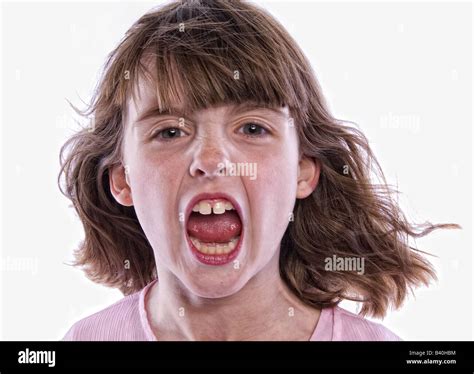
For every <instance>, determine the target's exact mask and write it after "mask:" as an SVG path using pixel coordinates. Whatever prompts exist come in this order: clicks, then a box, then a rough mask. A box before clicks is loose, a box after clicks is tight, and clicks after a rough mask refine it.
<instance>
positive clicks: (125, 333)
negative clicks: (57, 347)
mask: <svg viewBox="0 0 474 374" xmlns="http://www.w3.org/2000/svg"><path fill="white" fill-rule="evenodd" d="M140 294H141V293H140V292H136V293H134V294H132V295H128V296H125V297H124V298H123V299H121V300H119V301H117V302H116V303H114V304H112V305H110V306H108V307H107V308H105V309H103V310H101V311H99V312H97V313H94V314H92V315H90V316H88V317H86V318H83V319H81V320H79V321H77V322H76V323H74V324H73V325H72V327H71V328H70V329H69V331H68V332H67V333H66V335H65V336H64V337H63V339H62V340H82V341H93V340H101V341H104V340H142V339H141V338H142V335H143V334H140V333H141V332H142V328H141V318H140V309H139V304H140Z"/></svg>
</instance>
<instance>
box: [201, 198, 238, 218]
mask: <svg viewBox="0 0 474 374" xmlns="http://www.w3.org/2000/svg"><path fill="white" fill-rule="evenodd" d="M232 209H235V208H234V206H233V205H232V203H231V202H230V201H227V200H201V201H200V202H198V203H197V204H196V205H194V207H193V212H199V213H201V214H205V215H208V214H211V213H214V214H223V213H225V211H226V210H232Z"/></svg>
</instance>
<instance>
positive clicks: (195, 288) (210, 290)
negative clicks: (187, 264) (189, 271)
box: [185, 271, 248, 299]
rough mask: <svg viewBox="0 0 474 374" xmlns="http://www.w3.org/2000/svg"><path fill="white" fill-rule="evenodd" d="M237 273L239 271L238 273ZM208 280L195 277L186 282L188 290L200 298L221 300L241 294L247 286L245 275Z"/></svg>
mask: <svg viewBox="0 0 474 374" xmlns="http://www.w3.org/2000/svg"><path fill="white" fill-rule="evenodd" d="M236 272H237V271H236ZM206 278H207V279H202V278H201V279H196V278H195V276H194V275H193V277H192V279H189V277H188V279H187V282H185V286H186V288H187V289H188V290H189V291H190V292H191V293H192V294H194V295H196V296H198V297H203V298H208V299H219V298H223V297H228V296H232V295H234V294H236V293H237V292H239V291H240V290H241V289H242V288H243V287H244V286H245V285H246V284H247V281H248V280H247V279H244V276H243V274H238V273H236V274H235V276H232V277H231V276H229V275H227V276H225V279H219V278H218V277H206Z"/></svg>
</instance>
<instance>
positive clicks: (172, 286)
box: [147, 252, 320, 341]
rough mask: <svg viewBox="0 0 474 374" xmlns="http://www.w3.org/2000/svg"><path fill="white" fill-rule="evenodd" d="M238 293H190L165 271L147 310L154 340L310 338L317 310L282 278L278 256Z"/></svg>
mask: <svg viewBox="0 0 474 374" xmlns="http://www.w3.org/2000/svg"><path fill="white" fill-rule="evenodd" d="M274 257H275V258H274V259H272V260H271V261H270V263H269V264H267V266H266V267H265V268H264V269H262V270H261V271H260V272H259V273H258V274H256V275H255V276H254V277H253V278H251V279H250V280H249V281H248V282H247V284H246V285H245V286H244V287H243V288H242V289H241V290H240V291H239V292H237V293H235V294H233V295H231V296H227V297H223V298H216V299H211V298H202V297H198V296H196V295H194V294H191V293H190V292H189V290H187V289H186V288H185V287H184V286H183V285H182V283H181V282H180V281H179V280H178V279H177V278H176V277H175V276H174V275H173V274H171V273H170V272H168V271H166V270H165V269H158V274H160V276H159V282H157V283H155V285H154V286H153V288H152V289H151V290H150V294H149V295H150V296H149V297H148V301H147V309H148V311H149V316H150V324H151V326H152V329H153V330H154V331H155V335H156V336H157V338H158V340H239V341H240V340H309V338H310V336H311V335H312V333H313V331H314V328H315V325H316V323H317V320H318V318H319V314H320V313H319V312H320V311H319V310H317V309H314V308H311V307H309V306H307V305H306V304H304V303H303V302H302V301H301V300H299V299H298V298H297V297H296V296H295V295H294V294H293V293H292V292H291V291H290V290H289V289H288V287H287V286H286V285H285V284H284V282H283V280H282V279H281V277H280V273H279V268H278V267H279V265H278V258H279V252H278V253H277V254H276V255H275V256H274Z"/></svg>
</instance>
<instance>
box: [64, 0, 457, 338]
mask: <svg viewBox="0 0 474 374" xmlns="http://www.w3.org/2000/svg"><path fill="white" fill-rule="evenodd" d="M80 114H82V115H84V116H90V117H91V123H92V124H93V126H91V127H90V128H88V129H83V130H82V131H80V132H79V133H77V134H76V135H74V136H73V137H72V138H71V139H70V140H69V141H68V142H67V143H66V144H65V145H64V146H63V149H62V150H61V160H62V169H61V174H60V177H61V176H63V177H64V181H65V183H64V186H63V187H62V191H63V193H65V195H66V196H67V197H68V198H69V199H71V201H72V202H73V204H74V207H75V209H76V210H77V212H78V215H79V217H80V219H81V220H82V222H83V225H84V230H85V240H84V241H83V242H82V243H81V245H80V248H79V249H78V250H77V252H76V261H75V265H77V266H81V267H83V268H84V270H85V272H86V274H87V275H88V276H89V277H90V278H91V279H92V280H94V281H96V282H100V283H102V284H105V285H108V286H111V287H117V288H119V289H120V290H121V291H122V292H123V293H124V295H125V297H124V298H123V299H122V300H121V301H119V302H117V303H115V304H114V305H112V306H110V307H108V308H106V309H105V310H103V311H100V312H98V313H96V314H94V315H92V316H90V317H88V318H85V319H83V320H81V321H79V322H77V323H75V324H74V325H73V326H72V327H71V329H70V330H69V331H68V333H67V334H66V336H65V337H64V339H65V340H399V338H398V336H396V335H395V334H394V333H392V332H391V331H389V330H388V329H386V328H384V327H383V326H381V325H380V324H376V323H373V322H369V321H367V320H366V319H364V318H363V316H364V315H371V316H375V317H383V316H384V315H385V313H386V311H387V309H388V308H389V307H391V306H393V307H395V308H398V307H400V306H401V304H402V303H403V301H404V299H405V298H406V296H407V292H408V290H409V289H410V288H411V287H413V286H418V285H421V284H425V285H427V284H428V283H429V281H430V279H431V278H434V277H435V274H434V271H433V268H432V266H431V265H430V263H429V262H427V260H425V259H424V258H423V257H422V256H421V255H420V253H419V251H417V250H416V249H414V248H411V247H410V246H409V244H408V239H409V237H420V236H424V235H426V234H428V233H429V232H431V231H432V230H434V229H436V228H452V227H456V225H448V224H437V225H433V224H431V223H424V224H412V223H410V222H408V221H407V219H406V218H405V216H404V215H403V213H402V212H401V210H400V208H399V207H398V206H397V204H396V202H395V201H394V199H393V197H392V193H393V191H392V190H391V189H390V188H389V187H388V186H387V184H386V182H385V180H384V176H383V173H382V171H381V170H380V167H379V166H378V163H377V161H376V159H375V158H374V155H373V154H372V152H371V149H370V148H369V145H368V141H367V139H366V138H365V136H364V135H363V134H362V133H361V132H360V131H359V130H357V129H355V128H353V127H350V126H348V125H346V124H344V123H343V122H341V121H339V120H337V119H335V118H334V117H333V116H332V115H331V114H330V112H329V110H328V108H327V105H326V103H325V101H324V98H323V95H322V93H321V89H320V87H319V85H318V83H317V80H316V78H315V76H314V73H313V71H312V69H311V66H310V64H309V62H308V61H307V59H306V58H305V56H304V55H303V53H302V51H301V50H300V49H299V47H298V46H297V44H296V43H295V42H294V40H293V39H292V38H291V37H290V35H289V34H288V33H287V32H286V30H285V29H284V28H283V27H282V26H281V25H280V24H279V23H278V22H277V21H276V20H275V19H273V18H272V17H271V16H270V15H268V14H267V13H266V12H264V11H263V10H261V9H259V8H257V7H256V6H254V5H251V4H249V3H246V2H240V1H235V2H234V1H232V2H229V1H225V0H212V1H211V0H197V1H193V0H189V1H180V2H174V3H170V4H169V5H166V6H164V7H161V8H159V9H154V10H152V11H151V12H149V13H147V14H145V15H144V16H143V17H141V18H140V19H139V20H138V21H137V22H136V23H135V24H134V25H133V26H132V27H131V28H130V29H129V31H128V32H127V34H126V35H125V38H124V39H123V40H122V42H121V43H120V44H119V46H118V47H117V48H116V49H115V50H114V51H113V52H112V53H111V54H110V55H109V58H108V60H107V62H106V65H105V69H104V73H103V76H102V79H101V81H100V84H99V86H98V89H97V91H96V93H95V96H94V98H93V100H92V102H91V104H90V107H89V108H88V109H87V110H85V111H83V112H80ZM373 176H378V178H379V179H378V180H374V179H373V178H372V177H373ZM343 299H347V300H354V301H358V302H360V303H361V306H362V308H361V316H358V315H355V314H352V313H349V312H348V311H345V310H343V309H342V308H340V307H339V306H338V303H339V302H340V301H341V300H343Z"/></svg>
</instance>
